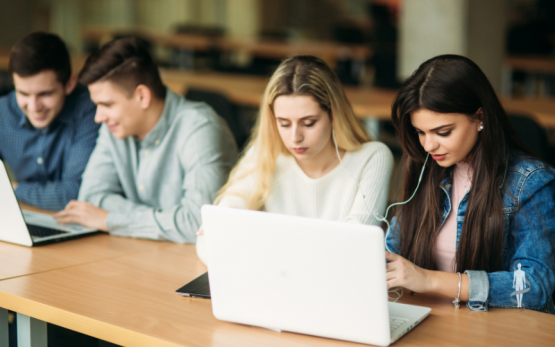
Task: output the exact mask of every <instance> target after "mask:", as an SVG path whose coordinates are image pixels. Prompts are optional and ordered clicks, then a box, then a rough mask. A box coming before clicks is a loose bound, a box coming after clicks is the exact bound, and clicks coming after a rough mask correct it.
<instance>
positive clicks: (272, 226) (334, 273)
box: [196, 205, 431, 346]
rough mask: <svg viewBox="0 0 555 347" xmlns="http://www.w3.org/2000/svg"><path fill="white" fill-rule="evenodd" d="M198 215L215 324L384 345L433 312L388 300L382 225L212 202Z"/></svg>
mask: <svg viewBox="0 0 555 347" xmlns="http://www.w3.org/2000/svg"><path fill="white" fill-rule="evenodd" d="M201 213H202V221H203V229H204V235H205V241H206V245H207V251H208V252H207V259H208V274H209V277H210V296H211V299H212V310H213V313H214V316H215V317H216V318H218V319H221V320H226V321H231V322H236V323H242V324H248V325H254V326H260V327H264V328H268V329H272V330H278V331H282V330H283V331H290V332H297V333H302V334H308V335H315V336H322V337H329V338H334V339H341V340H348V341H353V342H361V343H368V344H375V345H380V346H387V345H389V344H390V343H393V342H395V341H396V340H397V339H399V338H400V337H401V336H403V335H404V334H405V333H407V332H408V331H410V330H411V329H412V328H413V327H414V326H416V325H417V324H418V323H419V322H420V321H422V320H423V319H424V318H425V317H426V316H427V315H428V314H429V313H430V311H431V309H430V308H427V307H419V306H412V305H404V304H397V303H390V302H389V301H388V293H387V285H386V269H385V250H384V232H383V230H382V229H381V228H379V227H376V226H369V225H360V224H348V223H340V222H333V221H326V220H318V219H310V218H303V217H295V216H286V215H278V214H272V213H267V212H260V211H248V210H239V209H230V208H224V207H218V206H210V205H205V206H203V207H202V210H201ZM196 285H199V283H197V284H196Z"/></svg>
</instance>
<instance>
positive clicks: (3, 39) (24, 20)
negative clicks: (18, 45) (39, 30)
mask: <svg viewBox="0 0 555 347" xmlns="http://www.w3.org/2000/svg"><path fill="white" fill-rule="evenodd" d="M31 8H32V1H31V0H17V1H14V0H0V9H1V11H0V32H1V33H2V34H1V35H0V46H4V47H10V46H12V45H13V44H14V43H15V42H17V40H19V39H20V38H21V37H22V36H25V35H27V34H28V33H29V32H30V31H31V30H32V14H31V10H30V9H31Z"/></svg>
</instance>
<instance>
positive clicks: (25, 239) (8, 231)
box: [0, 160, 33, 247]
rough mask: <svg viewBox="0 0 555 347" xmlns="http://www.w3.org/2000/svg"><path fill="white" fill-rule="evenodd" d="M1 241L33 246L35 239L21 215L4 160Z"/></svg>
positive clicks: (0, 178)
mask: <svg viewBox="0 0 555 347" xmlns="http://www.w3.org/2000/svg"><path fill="white" fill-rule="evenodd" d="M0 241H6V242H11V243H16V244H18V245H23V246H28V247H31V246H32V245H33V241H32V240H31V236H30V235H29V232H28V231H27V225H25V220H24V219H23V216H22V215H21V209H20V208H19V204H18V203H17V199H16V198H15V193H14V191H13V189H12V184H11V182H10V178H9V177H8V173H7V171H6V167H5V166H4V162H3V161H1V160H0Z"/></svg>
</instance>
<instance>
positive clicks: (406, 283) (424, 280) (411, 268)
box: [385, 251, 433, 293]
mask: <svg viewBox="0 0 555 347" xmlns="http://www.w3.org/2000/svg"><path fill="white" fill-rule="evenodd" d="M385 259H387V260H389V263H388V264H387V265H386V269H387V270H386V271H387V273H386V278H387V288H388V289H390V288H394V287H404V288H407V289H408V290H411V291H413V292H416V293H426V292H429V291H431V290H432V276H433V271H430V270H426V269H423V268H421V267H418V266H416V265H414V264H413V263H411V262H410V261H408V260H407V259H405V258H403V257H401V256H400V255H397V254H395V253H391V252H387V251H386V252H385Z"/></svg>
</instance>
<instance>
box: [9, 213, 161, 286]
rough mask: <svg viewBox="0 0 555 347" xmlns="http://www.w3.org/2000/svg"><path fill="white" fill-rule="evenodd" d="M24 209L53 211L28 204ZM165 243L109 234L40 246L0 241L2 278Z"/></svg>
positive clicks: (48, 269)
mask: <svg viewBox="0 0 555 347" xmlns="http://www.w3.org/2000/svg"><path fill="white" fill-rule="evenodd" d="M22 207H23V208H24V209H27V210H33V211H35V212H45V213H52V212H48V211H43V210H40V209H37V208H33V207H30V206H28V205H22ZM168 245H170V244H169V243H166V242H156V241H145V240H136V239H127V238H122V237H116V236H109V235H107V234H98V235H92V236H86V237H82V238H78V239H75V240H69V241H63V242H60V243H54V244H49V245H44V246H37V247H25V246H19V245H14V244H10V243H6V242H0V264H2V265H1V266H0V281H1V280H5V279H9V278H15V277H21V276H26V275H31V274H36V273H42V272H48V271H52V270H58V269H63V268H67V267H72V266H76V265H80V264H86V263H90V262H94V261H99V260H106V259H112V258H116V257H121V256H124V255H131V254H138V253H143V252H147V251H153V250H157V249H159V248H164V247H167V246H168Z"/></svg>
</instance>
